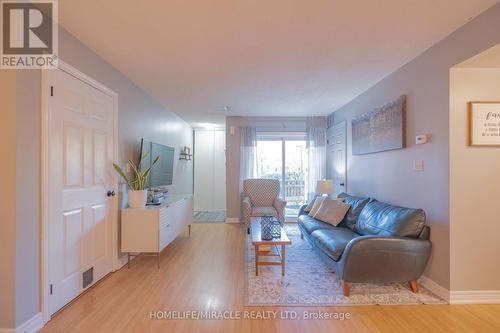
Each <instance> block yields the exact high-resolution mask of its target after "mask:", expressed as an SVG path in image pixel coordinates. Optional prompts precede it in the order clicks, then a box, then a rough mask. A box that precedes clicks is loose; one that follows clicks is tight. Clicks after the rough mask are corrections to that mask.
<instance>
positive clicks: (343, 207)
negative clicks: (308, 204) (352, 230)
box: [314, 197, 351, 227]
mask: <svg viewBox="0 0 500 333" xmlns="http://www.w3.org/2000/svg"><path fill="white" fill-rule="evenodd" d="M350 207H351V205H348V204H345V203H343V202H340V201H338V200H332V199H330V198H328V197H326V199H324V200H323V202H322V203H321V206H320V207H319V209H318V211H317V212H316V214H315V215H314V218H315V219H317V220H320V221H323V222H326V223H328V224H331V225H333V226H334V227H336V226H337V225H338V224H339V223H340V222H342V220H343V219H344V216H345V214H347V211H348V210H349V208H350Z"/></svg>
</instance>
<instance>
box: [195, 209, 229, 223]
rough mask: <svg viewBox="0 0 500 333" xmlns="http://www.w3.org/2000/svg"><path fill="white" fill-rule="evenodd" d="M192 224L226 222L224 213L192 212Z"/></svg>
mask: <svg viewBox="0 0 500 333" xmlns="http://www.w3.org/2000/svg"><path fill="white" fill-rule="evenodd" d="M193 221H194V223H223V222H225V221H226V211H213V212H194V214H193Z"/></svg>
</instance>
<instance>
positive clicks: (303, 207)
mask: <svg viewBox="0 0 500 333" xmlns="http://www.w3.org/2000/svg"><path fill="white" fill-rule="evenodd" d="M307 206H308V205H307V204H305V205H302V207H300V209H299V216H300V215H306V214H307V212H306V211H305V210H304V209H306V207H307Z"/></svg>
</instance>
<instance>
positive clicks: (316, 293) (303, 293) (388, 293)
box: [246, 224, 446, 306]
mask: <svg viewBox="0 0 500 333" xmlns="http://www.w3.org/2000/svg"><path fill="white" fill-rule="evenodd" d="M285 230H286V233H287V235H288V237H289V238H290V240H291V241H292V244H291V245H288V246H287V247H286V266H285V267H286V271H285V276H282V275H281V266H260V267H259V276H255V261H254V260H255V253H254V248H253V246H252V241H251V238H250V237H249V236H248V237H247V244H246V258H247V292H246V303H247V305H250V306H252V305H255V306H263V305H264V306H265V305H269V306H279V305H283V306H293V305H296V306H329V305H342V306H344V305H374V304H381V305H382V304H387V305H389V304H391V305H396V304H446V302H445V301H443V300H442V299H440V298H439V297H437V296H435V295H434V294H432V293H431V292H430V291H428V290H426V289H424V288H422V287H421V286H420V292H419V293H418V294H415V293H412V292H411V291H410V290H409V289H408V287H407V286H406V285H402V284H399V283H391V284H367V283H353V284H352V285H351V295H350V296H349V297H345V296H344V295H343V293H342V285H341V282H340V280H339V278H338V276H337V275H336V274H335V273H334V272H333V270H332V269H331V268H329V267H328V265H327V264H326V263H325V262H324V261H323V259H321V258H320V257H319V255H318V254H316V252H315V251H314V250H313V248H312V247H311V245H310V244H309V242H308V241H307V240H305V239H301V238H300V231H299V228H298V226H297V225H296V224H292V225H288V224H287V225H286V226H285Z"/></svg>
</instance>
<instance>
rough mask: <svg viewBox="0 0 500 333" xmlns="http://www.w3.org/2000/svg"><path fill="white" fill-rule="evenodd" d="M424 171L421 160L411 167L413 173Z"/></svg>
mask: <svg viewBox="0 0 500 333" xmlns="http://www.w3.org/2000/svg"><path fill="white" fill-rule="evenodd" d="M424 169H425V167H424V161H422V160H419V161H415V163H414V166H413V170H414V171H424Z"/></svg>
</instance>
